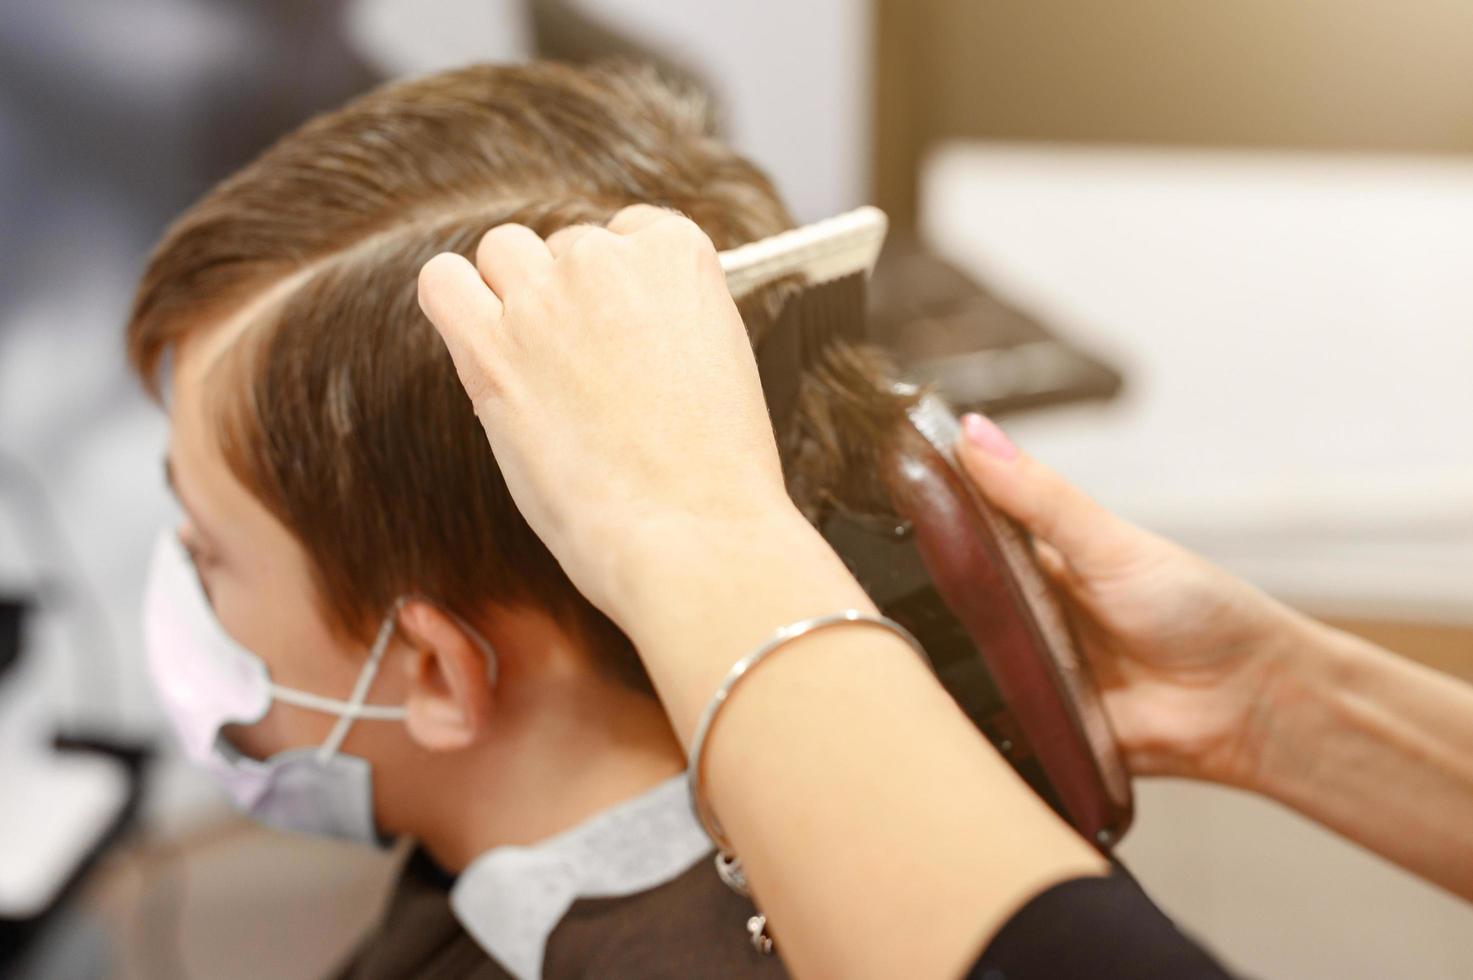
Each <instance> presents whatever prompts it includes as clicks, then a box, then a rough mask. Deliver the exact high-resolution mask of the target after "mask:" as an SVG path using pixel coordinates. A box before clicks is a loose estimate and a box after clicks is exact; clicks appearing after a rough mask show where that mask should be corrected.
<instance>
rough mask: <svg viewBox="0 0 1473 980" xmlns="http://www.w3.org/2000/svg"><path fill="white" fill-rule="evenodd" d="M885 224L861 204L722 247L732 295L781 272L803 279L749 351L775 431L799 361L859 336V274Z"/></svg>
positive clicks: (787, 408) (783, 419)
mask: <svg viewBox="0 0 1473 980" xmlns="http://www.w3.org/2000/svg"><path fill="white" fill-rule="evenodd" d="M888 224H889V222H888V221H887V220H886V218H885V213H884V212H883V211H881V210H880V209H879V208H872V207H862V208H857V209H856V210H853V211H849V212H846V213H844V214H841V215H837V216H835V217H833V218H829V219H827V220H824V221H819V222H816V223H814V224H811V225H805V226H803V227H802V228H794V229H793V230H791V231H785V232H783V233H782V234H780V235H774V236H772V237H771V238H764V239H762V240H761V241H758V242H752V243H751V244H750V245H743V246H742V247H741V248H735V249H730V250H728V251H725V252H722V253H721V270H722V271H723V272H724V273H725V274H726V287H727V289H728V290H730V292H731V295H732V298H733V299H737V300H741V299H745V298H746V297H747V296H750V295H751V294H752V293H753V292H755V291H757V290H758V289H761V288H762V287H763V286H766V285H769V284H771V283H774V282H776V281H778V280H780V279H790V278H796V279H799V280H801V281H802V282H803V283H804V287H803V288H802V289H800V290H797V291H796V292H795V293H794V294H793V295H792V296H790V297H788V299H787V300H786V301H785V302H784V303H783V307H782V310H781V311H780V312H779V313H778V315H777V320H776V322H775V323H774V324H773V325H772V329H771V330H770V331H768V334H767V336H766V337H764V338H763V340H762V342H761V343H760V344H759V345H758V346H757V351H756V353H757V370H758V372H759V374H760V375H761V377H762V390H763V394H764V395H765V396H766V398H767V410H768V412H769V413H770V414H771V416H772V421H773V425H774V426H775V427H776V428H777V429H778V430H779V431H781V430H782V429H783V428H784V427H785V425H786V423H787V421H788V418H789V417H790V416H791V414H792V411H793V408H794V405H795V403H796V402H797V399H798V385H799V382H800V381H801V379H802V376H803V371H804V369H805V368H807V367H809V366H811V365H813V364H814V363H816V362H817V361H818V359H819V358H820V357H821V356H822V355H823V352H824V351H825V350H826V349H828V347H829V346H830V345H831V344H832V343H833V342H834V341H835V340H836V339H839V338H843V339H846V340H850V341H857V340H860V339H862V338H863V337H864V335H865V328H864V312H865V311H864V305H865V288H864V287H865V280H866V279H867V278H868V276H869V274H870V271H871V270H872V269H873V268H874V266H875V260H876V259H877V258H879V255H880V246H881V245H883V244H884V242H885V229H886V227H887V226H888Z"/></svg>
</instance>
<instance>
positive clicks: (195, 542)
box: [177, 521, 219, 571]
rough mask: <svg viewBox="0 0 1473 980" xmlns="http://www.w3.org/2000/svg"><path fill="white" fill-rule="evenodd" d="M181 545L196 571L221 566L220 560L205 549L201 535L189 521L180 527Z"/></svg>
mask: <svg viewBox="0 0 1473 980" xmlns="http://www.w3.org/2000/svg"><path fill="white" fill-rule="evenodd" d="M177 533H178V535H179V543H180V544H181V545H182V546H183V547H184V553H185V554H187V555H188V556H189V560H190V562H192V563H193V564H194V567H195V570H196V571H204V570H205V569H207V568H213V567H214V566H215V565H217V564H219V558H218V557H217V556H216V555H215V553H214V552H213V551H211V550H210V549H209V548H207V547H205V545H204V544H203V542H201V541H200V539H199V535H198V534H197V533H196V532H195V530H194V527H193V526H192V525H190V523H189V522H188V521H185V522H183V523H182V524H180V525H179V530H178V532H177Z"/></svg>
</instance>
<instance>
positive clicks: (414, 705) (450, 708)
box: [399, 599, 495, 752]
mask: <svg viewBox="0 0 1473 980" xmlns="http://www.w3.org/2000/svg"><path fill="white" fill-rule="evenodd" d="M399 626H400V629H401V631H402V632H403V634H404V636H405V637H406V638H408V640H409V642H410V644H411V645H412V646H413V648H414V651H415V653H414V659H413V660H412V665H413V666H412V668H411V674H410V679H409V696H408V698H407V700H406V703H405V707H406V709H407V711H408V717H407V718H406V719H405V725H406V727H407V728H408V730H409V734H410V737H411V738H413V739H414V740H415V741H416V742H418V743H419V744H420V745H422V746H423V747H425V748H426V749H429V750H431V751H435V752H453V751H456V750H459V749H466V748H470V747H471V746H473V745H475V744H476V743H478V742H480V741H481V740H482V739H484V738H485V737H486V735H487V734H488V732H489V731H490V729H491V725H492V722H493V718H492V715H493V714H494V700H495V699H494V693H495V681H494V680H493V677H494V674H495V668H494V665H493V664H490V663H488V662H487V657H488V651H487V650H486V649H485V646H484V643H483V642H482V641H480V640H479V638H478V637H477V636H474V635H472V630H473V628H472V627H470V626H469V625H468V624H466V623H464V622H462V621H461V620H460V619H459V618H458V617H456V616H454V615H452V614H450V613H448V612H446V611H445V610H442V609H440V608H439V607H437V606H435V605H434V604H433V603H431V602H428V601H426V600H423V599H410V600H409V601H407V602H405V603H404V606H403V608H402V609H400V611H399Z"/></svg>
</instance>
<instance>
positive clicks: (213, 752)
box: [144, 531, 496, 845]
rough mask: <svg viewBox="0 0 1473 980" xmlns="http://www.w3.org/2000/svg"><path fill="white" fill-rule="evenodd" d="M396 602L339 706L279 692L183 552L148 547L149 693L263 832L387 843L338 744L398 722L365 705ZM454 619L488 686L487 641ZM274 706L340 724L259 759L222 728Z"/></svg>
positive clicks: (391, 713)
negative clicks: (230, 629)
mask: <svg viewBox="0 0 1473 980" xmlns="http://www.w3.org/2000/svg"><path fill="white" fill-rule="evenodd" d="M399 606H400V603H395V605H394V608H393V609H391V610H390V611H389V614H388V615H387V616H386V617H385V618H384V622H383V625H382V626H381V627H379V631H378V636H377V637H376V638H375V639H374V642H373V647H372V649H370V651H369V654H368V660H367V661H366V662H365V663H364V665H363V670H362V671H361V672H360V673H359V675H358V680H357V682H356V683H355V684H354V685H353V691H352V693H351V694H350V695H349V697H348V699H347V700H346V701H341V700H338V699H336V698H329V697H323V696H321V695H318V694H313V693H311V692H308V691H298V690H295V689H293V688H289V687H282V686H281V685H279V684H274V683H272V681H271V677H270V674H269V672H268V670H267V668H266V664H265V663H264V662H263V661H262V660H261V658H260V657H258V656H256V655H255V654H254V653H251V652H250V651H249V650H247V649H245V648H244V647H242V646H241V645H240V644H238V643H236V642H235V640H234V639H232V638H231V637H230V635H229V634H228V633H226V632H225V629H224V627H222V626H221V625H220V622H219V620H217V619H216V618H215V613H214V610H213V608H211V606H210V603H209V600H208V598H206V596H205V593H204V588H203V587H202V586H201V585H200V581H199V575H198V573H197V572H196V571H195V568H194V564H193V562H191V561H190V559H189V556H188V554H187V553H186V552H185V550H184V546H183V545H182V544H180V543H179V539H178V537H177V536H175V535H174V534H173V533H171V532H167V531H166V532H164V533H163V534H162V535H160V537H159V541H158V544H157V545H156V546H155V548H154V556H153V564H152V567H151V568H150V571H149V580H148V587H147V590H146V593H145V598H144V641H145V646H146V648H147V651H148V666H149V673H150V674H151V675H152V678H153V683H154V687H155V689H156V690H157V692H158V695H159V700H160V701H161V703H162V704H163V707H164V711H165V713H166V714H167V715H168V716H169V720H170V721H171V723H172V724H173V727H174V730H175V732H176V733H177V734H178V736H179V739H180V741H181V742H182V743H183V746H184V753H185V755H186V756H187V757H188V758H189V760H190V761H191V762H193V763H195V764H196V765H199V766H201V767H203V768H205V769H207V770H208V771H209V772H210V773H211V774H212V775H213V776H214V777H215V779H216V780H217V781H218V782H219V783H220V784H221V785H222V786H223V787H224V788H225V790H226V791H227V792H228V793H229V794H230V796H231V798H232V799H233V800H234V801H235V803H236V805H237V806H239V807H240V808H241V809H242V810H244V811H245V812H247V813H249V814H250V815H251V816H252V817H254V818H255V819H257V820H259V821H260V822H262V823H264V824H266V825H268V826H271V827H277V828H280V829H282V830H294V831H301V832H304V833H311V834H320V835H324V836H328V837H341V838H346V839H348V840H354V841H359V842H362V843H371V844H380V845H382V844H384V843H386V842H385V841H384V839H383V838H382V837H381V836H380V835H379V833H378V829H377V826H376V823H375V821H374V816H373V780H372V773H371V769H370V766H369V763H368V761H367V760H366V759H362V758H359V757H357V756H352V755H345V754H344V753H342V752H340V751H339V747H340V746H341V745H342V743H343V739H345V738H347V736H348V730H349V729H350V728H351V727H352V726H353V723H354V722H355V721H357V720H359V719H372V720H383V721H402V720H403V719H404V717H405V710H404V708H403V707H400V706H385V705H371V704H365V703H364V701H365V699H366V698H367V696H368V691H369V688H371V687H372V686H373V680H374V677H375V676H376V675H377V674H378V669H379V665H380V663H381V662H382V660H383V656H384V651H385V650H387V649H388V646H389V641H390V640H391V639H392V638H393V636H394V626H395V621H396V619H397V616H398V611H399ZM457 622H458V623H459V625H460V626H461V627H462V628H463V629H466V630H467V631H468V632H469V634H470V635H471V636H472V637H474V638H475V640H476V642H477V643H478V644H479V645H480V647H481V649H482V652H483V653H485V654H486V661H487V665H488V670H490V672H491V677H492V680H493V682H494V680H495V676H496V675H495V671H496V658H495V655H494V653H493V652H492V651H491V648H490V646H489V644H487V643H486V642H485V640H484V639H482V638H481V637H480V635H479V634H478V633H477V632H476V631H475V630H474V629H473V628H471V627H469V626H468V625H467V624H465V623H464V622H460V621H459V620H457ZM273 701H281V702H284V703H286V704H293V705H296V706H298V707H302V708H307V709H310V710H312V711H321V712H324V713H326V714H332V715H337V716H338V722H337V724H336V725H334V726H333V729H332V732H331V733H329V735H328V737H327V740H326V741H324V742H323V743H322V745H320V746H317V747H315V748H313V747H305V748H297V749H288V750H287V751H284V752H280V753H278V754H276V755H273V756H271V757H270V758H269V759H265V760H258V759H252V758H250V757H249V756H246V755H243V754H242V753H241V752H240V751H239V750H238V749H236V748H235V746H234V745H232V744H231V743H230V741H229V739H227V738H226V737H225V735H224V733H223V731H222V729H224V727H225V726H226V725H231V724H241V725H250V724H253V723H255V722H258V721H260V720H261V719H262V718H264V717H265V716H266V713H267V712H268V711H270V710H271V704H272V702H273Z"/></svg>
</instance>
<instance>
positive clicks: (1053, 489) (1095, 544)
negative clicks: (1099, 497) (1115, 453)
mask: <svg viewBox="0 0 1473 980" xmlns="http://www.w3.org/2000/svg"><path fill="white" fill-rule="evenodd" d="M962 429H963V432H962V438H961V440H960V441H959V443H958V446H957V455H958V457H959V459H960V460H961V463H962V467H963V468H964V469H965V470H966V471H967V474H968V475H969V476H970V477H971V478H972V480H973V481H974V482H975V483H976V485H977V487H978V489H980V490H981V491H982V492H983V494H985V495H986V497H987V499H988V500H989V501H991V502H992V503H993V505H994V506H996V507H997V508H998V509H1000V510H1002V511H1003V512H1004V513H1006V514H1007V515H1009V516H1010V517H1012V518H1013V519H1014V520H1016V521H1017V522H1018V523H1020V524H1022V525H1023V526H1024V527H1025V528H1027V529H1028V531H1029V532H1030V533H1031V534H1033V535H1034V536H1035V537H1037V538H1039V539H1041V540H1042V541H1044V542H1045V543H1047V544H1048V545H1050V546H1052V548H1053V549H1054V550H1056V551H1057V552H1058V554H1059V556H1061V557H1062V558H1063V560H1064V561H1065V562H1067V563H1068V564H1069V565H1070V566H1072V567H1073V568H1074V569H1076V570H1078V571H1080V572H1088V571H1089V570H1090V569H1091V568H1099V567H1102V566H1104V565H1107V564H1110V563H1114V562H1118V561H1120V560H1121V559H1122V558H1126V557H1129V553H1130V552H1131V551H1132V550H1133V549H1134V548H1135V546H1136V542H1134V541H1133V540H1132V532H1133V531H1134V530H1135V529H1134V528H1133V527H1131V525H1129V524H1127V523H1125V522H1124V521H1122V520H1120V519H1119V518H1118V517H1116V516H1115V515H1114V514H1112V513H1110V512H1109V511H1108V510H1106V509H1105V508H1103V507H1101V506H1100V505H1099V504H1097V503H1095V502H1094V501H1093V500H1091V499H1090V497H1089V496H1088V495H1087V494H1085V493H1084V492H1083V491H1081V490H1079V489H1078V488H1077V487H1075V486H1074V485H1073V484H1071V483H1069V482H1068V481H1067V480H1065V479H1064V478H1063V477H1061V476H1059V474H1057V473H1055V472H1054V471H1053V470H1051V469H1049V468H1048V467H1047V466H1045V465H1043V464H1042V463H1040V462H1038V461H1037V460H1035V459H1033V458H1032V457H1030V456H1027V455H1025V454H1023V453H1020V452H1019V451H1018V450H1017V448H1016V447H1015V446H1013V444H1012V443H1011V442H1010V441H1009V440H1008V438H1007V436H1005V435H1003V433H1002V430H1001V429H999V428H998V427H997V426H996V425H995V424H994V423H993V422H992V421H991V420H989V419H986V418H983V417H982V416H980V415H968V416H967V417H966V418H965V419H964V420H963V424H962Z"/></svg>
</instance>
